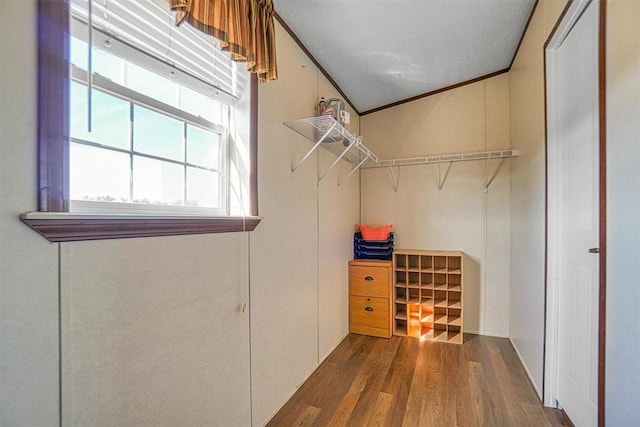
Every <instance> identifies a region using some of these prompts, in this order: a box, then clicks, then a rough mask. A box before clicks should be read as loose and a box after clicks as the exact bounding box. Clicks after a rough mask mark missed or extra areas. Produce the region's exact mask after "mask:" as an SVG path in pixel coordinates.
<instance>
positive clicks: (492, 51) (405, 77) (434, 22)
mask: <svg viewBox="0 0 640 427" xmlns="http://www.w3.org/2000/svg"><path fill="white" fill-rule="evenodd" d="M535 3H536V1H535V0H305V1H301V0H274V6H275V10H276V13H277V14H278V16H279V17H280V20H281V21H283V23H284V24H285V25H286V26H287V27H288V28H289V29H290V30H291V31H292V32H293V33H294V34H295V36H296V37H297V38H298V39H299V40H300V42H301V43H302V44H303V45H304V46H305V47H306V49H307V50H308V51H309V52H310V53H311V55H312V56H313V57H314V58H315V60H316V61H317V62H318V63H319V65H320V66H321V67H322V68H323V69H324V71H325V72H326V73H327V74H328V75H329V76H330V78H331V79H332V80H333V81H334V82H335V83H336V84H337V85H338V87H339V88H340V89H341V91H342V92H343V95H344V96H345V98H347V100H348V101H349V102H350V103H351V104H352V105H353V107H355V109H356V110H357V111H358V112H360V113H365V114H366V113H367V112H371V111H373V110H377V109H380V108H384V107H385V106H389V105H393V104H395V103H399V102H403V101H406V100H410V99H413V98H416V97H420V96H423V95H424V94H428V93H431V92H434V91H438V90H442V89H443V88H448V87H451V86H455V85H458V84H461V83H465V82H468V81H472V80H475V79H478V78H483V77H485V76H489V75H492V74H495V73H500V72H504V71H506V70H508V69H509V68H510V66H511V63H512V61H513V58H514V56H515V54H516V51H517V48H518V46H519V43H520V40H521V39H522V36H523V34H524V31H525V30H526V26H527V23H528V22H529V18H530V16H531V14H532V12H533V8H534V6H535Z"/></svg>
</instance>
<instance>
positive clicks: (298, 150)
mask: <svg viewBox="0 0 640 427" xmlns="http://www.w3.org/2000/svg"><path fill="white" fill-rule="evenodd" d="M276 43H277V46H278V74H279V78H278V81H276V82H273V83H270V84H267V85H261V86H260V96H259V98H258V99H259V111H260V116H259V132H260V135H261V139H260V148H259V156H258V158H259V163H258V170H259V174H260V177H261V179H260V182H259V189H258V194H259V196H260V215H261V216H264V217H265V219H264V220H263V221H262V223H261V224H260V226H259V227H258V228H257V229H256V231H255V232H254V233H253V234H252V235H251V306H252V311H251V337H252V339H251V348H252V353H253V354H254V355H255V357H252V396H253V421H254V425H260V424H261V423H262V422H264V421H265V420H268V419H269V418H270V417H271V416H272V415H274V413H275V410H276V409H278V408H279V407H280V406H281V405H283V404H284V403H285V402H286V400H288V398H289V397H290V396H291V394H293V391H295V389H296V388H297V387H299V386H300V385H301V384H302V383H303V382H304V380H305V379H306V378H307V377H308V376H309V375H310V374H311V373H312V372H313V370H315V368H316V367H317V365H318V364H319V362H321V361H322V359H324V357H325V356H326V355H327V354H328V353H329V352H330V351H331V350H333V348H335V346H336V345H337V344H338V343H339V342H340V341H341V340H342V338H344V336H345V335H346V334H347V332H348V319H347V315H348V314H347V313H348V311H347V296H348V288H347V280H348V276H347V261H348V260H349V259H350V257H351V250H352V243H351V242H352V240H351V239H352V230H353V224H355V223H356V222H357V220H358V207H359V200H358V179H357V177H353V179H351V180H350V181H349V182H348V183H347V184H346V185H345V186H343V187H340V188H338V187H336V182H337V177H336V175H335V174H334V173H332V174H330V175H328V176H327V177H325V178H324V180H323V181H322V182H321V183H320V185H318V184H317V178H318V175H319V172H318V162H321V163H322V165H323V167H324V165H325V164H326V162H327V161H328V159H330V158H331V156H332V155H330V154H328V153H327V152H326V151H324V150H320V152H319V154H318V153H314V154H313V155H312V156H311V157H309V159H307V160H306V162H305V163H303V164H302V165H301V166H300V167H299V168H298V169H297V170H296V172H295V173H292V172H291V168H292V166H293V165H295V164H296V163H297V162H298V160H299V159H301V158H302V157H303V156H304V155H305V153H306V152H307V151H308V150H309V149H310V148H311V147H312V146H313V144H312V142H311V141H308V140H306V139H304V138H303V137H301V136H300V135H298V134H297V133H295V132H293V131H292V130H290V129H289V128H287V127H285V126H283V125H282V122H283V121H291V120H296V119H301V118H305V117H312V116H314V115H315V104H316V103H317V100H318V99H319V97H320V96H324V97H325V98H329V97H332V96H334V95H335V89H333V88H330V87H329V85H328V84H327V83H326V81H325V80H324V78H322V77H320V73H319V72H318V70H317V68H316V67H315V66H314V65H313V63H312V62H311V61H310V60H309V58H308V57H306V56H305V55H304V53H303V52H302V51H301V50H300V49H299V48H298V47H297V45H296V44H295V43H294V42H293V40H292V39H291V38H290V37H289V36H288V35H286V33H285V32H284V31H282V27H280V25H277V40H276ZM353 117H354V118H355V120H354V125H353V126H354V127H355V126H357V123H358V120H357V116H353ZM327 156H329V157H327ZM333 159H335V157H333ZM346 167H347V166H346V164H344V163H341V165H340V168H339V169H340V170H342V171H344V170H345V168H346ZM337 172H338V170H337V171H336V173H337ZM336 213H338V214H339V215H336Z"/></svg>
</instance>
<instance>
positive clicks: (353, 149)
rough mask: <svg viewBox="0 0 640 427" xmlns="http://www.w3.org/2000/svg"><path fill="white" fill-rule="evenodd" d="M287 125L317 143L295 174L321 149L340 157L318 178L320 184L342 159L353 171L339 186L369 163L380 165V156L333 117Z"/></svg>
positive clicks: (301, 120) (295, 167)
mask: <svg viewBox="0 0 640 427" xmlns="http://www.w3.org/2000/svg"><path fill="white" fill-rule="evenodd" d="M284 125H285V126H287V127H288V128H290V129H292V130H294V131H296V132H297V133H299V134H300V135H302V136H304V137H305V138H307V139H308V140H310V141H311V142H313V143H314V145H313V147H311V149H310V150H309V151H308V152H307V154H305V155H304V156H303V157H302V159H300V160H299V161H298V163H297V164H296V165H295V166H293V167H292V168H291V172H295V171H296V169H298V168H299V167H300V165H302V163H304V161H305V160H307V159H308V158H309V156H310V155H311V154H312V153H313V152H314V151H316V150H317V149H318V148H319V147H322V148H324V149H326V150H328V151H330V152H332V153H334V154H335V155H336V156H338V157H337V158H336V160H335V161H334V162H333V164H331V166H329V168H328V169H326V170H325V171H324V172H323V173H322V174H321V175H320V176H319V177H318V181H320V180H322V178H324V177H325V176H326V175H327V174H328V173H329V171H330V170H331V169H333V167H334V166H335V165H336V164H337V163H338V162H339V161H340V160H345V161H347V162H349V163H350V164H351V172H349V174H348V175H347V176H346V177H344V178H343V179H342V180H341V181H340V182H338V185H340V184H341V183H342V182H344V181H345V180H346V179H347V178H349V177H350V176H351V175H352V174H353V173H354V172H355V171H356V170H358V169H359V168H360V167H361V166H362V165H363V164H364V163H365V162H367V161H371V162H377V161H378V160H379V159H378V157H377V156H376V155H375V154H373V152H372V151H371V150H369V149H368V148H367V147H366V146H365V145H364V144H363V143H362V137H360V136H355V135H353V134H352V133H351V132H349V131H348V130H347V129H345V128H344V126H342V125H341V124H340V123H339V122H337V121H336V120H335V119H334V118H333V117H331V116H328V115H327V116H318V117H310V118H306V119H300V120H295V121H291V122H284Z"/></svg>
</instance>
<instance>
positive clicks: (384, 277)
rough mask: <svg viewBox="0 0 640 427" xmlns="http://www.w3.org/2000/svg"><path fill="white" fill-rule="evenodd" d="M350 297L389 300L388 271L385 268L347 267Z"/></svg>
mask: <svg viewBox="0 0 640 427" xmlns="http://www.w3.org/2000/svg"><path fill="white" fill-rule="evenodd" d="M349 282H350V284H351V295H360V296H371V297H382V298H389V290H390V288H391V285H390V283H389V269H388V268H386V267H369V266H367V267H360V266H355V265H352V266H351V267H349Z"/></svg>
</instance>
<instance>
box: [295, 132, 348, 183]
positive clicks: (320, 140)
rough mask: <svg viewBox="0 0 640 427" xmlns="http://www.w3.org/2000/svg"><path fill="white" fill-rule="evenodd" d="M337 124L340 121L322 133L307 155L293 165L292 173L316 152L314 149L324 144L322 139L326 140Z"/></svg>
mask: <svg viewBox="0 0 640 427" xmlns="http://www.w3.org/2000/svg"><path fill="white" fill-rule="evenodd" d="M337 124H338V122H335V123H334V124H333V125H331V126H330V127H329V129H327V131H326V132H325V133H324V135H322V137H321V138H320V139H319V140H318V142H316V143H315V144H314V146H313V147H311V150H309V151H308V152H307V154H305V155H304V157H302V159H300V161H299V162H298V163H297V164H296V165H295V166H294V167H292V168H291V173H293V172H295V171H296V169H298V168H299V167H300V165H301V164H303V163H304V161H305V160H307V159H308V158H309V156H310V155H311V154H313V152H314V151H316V150H317V149H318V147H319V146H320V144H322V141H324V140H325V138H326V137H327V136H329V134H330V133H331V132H332V131H333V129H334V128H335V127H336V125H337Z"/></svg>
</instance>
